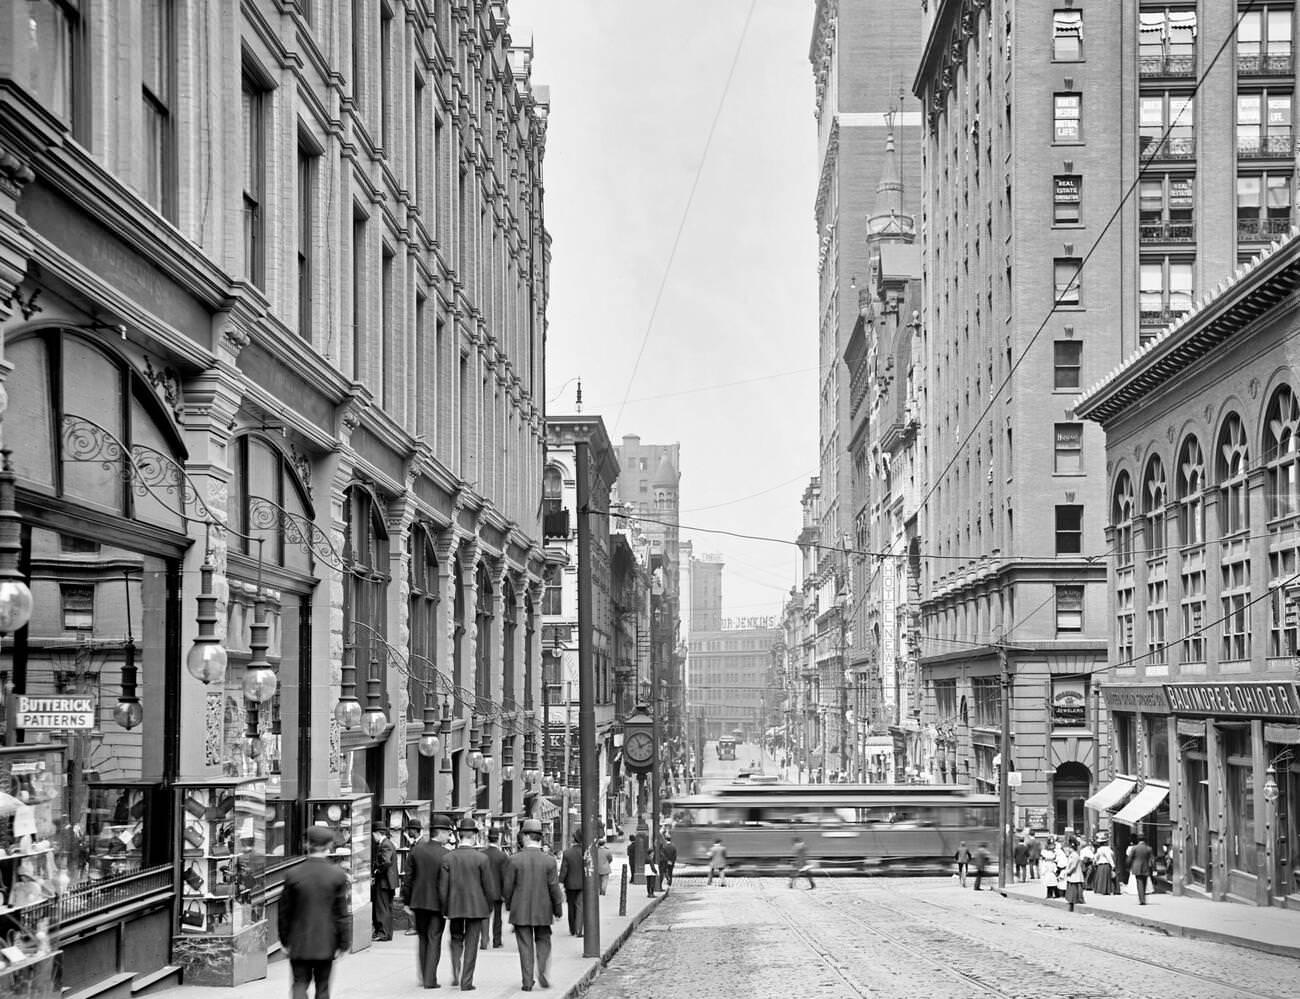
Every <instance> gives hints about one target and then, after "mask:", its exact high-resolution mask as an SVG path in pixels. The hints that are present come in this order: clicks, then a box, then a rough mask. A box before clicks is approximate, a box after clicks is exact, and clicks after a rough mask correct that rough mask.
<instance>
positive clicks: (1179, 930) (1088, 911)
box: [995, 889, 1300, 960]
mask: <svg viewBox="0 0 1300 999" xmlns="http://www.w3.org/2000/svg"><path fill="white" fill-rule="evenodd" d="M995 890H996V889H995ZM998 894H1000V895H1001V896H1002V897H1003V898H1005V899H1014V900H1015V901H1017V902H1028V903H1031V904H1034V905H1045V906H1047V907H1048V908H1050V909H1059V910H1061V911H1062V912H1064V911H1066V907H1065V903H1064V902H1061V901H1059V900H1058V899H1054V898H1033V897H1027V896H1024V895H1018V894H1014V893H1012V892H1006V891H1002V892H999V893H998ZM1224 904H1228V903H1224ZM1074 911H1075V912H1078V913H1082V914H1084V915H1088V916H1100V917H1101V918H1102V919H1113V920H1115V921H1116V922H1119V923H1129V924H1130V925H1133V926H1142V927H1145V928H1147V929H1151V930H1159V931H1160V932H1161V933H1165V934H1167V935H1168V936H1171V937H1184V938H1186V939H1188V940H1208V941H1210V942H1211V943H1221V944H1228V945H1230V946H1232V947H1242V948H1245V949H1248V950H1257V951H1262V952H1263V953H1265V954H1273V955H1274V956H1276V957H1289V958H1293V959H1296V960H1300V946H1297V947H1289V946H1287V945H1286V944H1274V943H1268V942H1266V941H1262V940H1255V939H1252V938H1251V937H1243V936H1237V935H1235V934H1232V933H1221V932H1219V931H1218V930H1205V929H1201V928H1200V927H1196V926H1183V925H1182V924H1181V923H1170V922H1166V921H1165V920H1162V919H1153V918H1151V917H1149V916H1145V915H1139V914H1138V913H1135V912H1134V913H1129V912H1116V911H1115V910H1114V909H1101V908H1098V907H1097V906H1092V905H1088V903H1086V902H1081V903H1078V904H1077V905H1075V907H1074Z"/></svg>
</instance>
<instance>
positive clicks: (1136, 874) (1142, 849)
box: [1125, 833, 1152, 905]
mask: <svg viewBox="0 0 1300 999" xmlns="http://www.w3.org/2000/svg"><path fill="white" fill-rule="evenodd" d="M1125 857H1126V858H1127V859H1128V872H1129V874H1131V875H1133V880H1134V881H1135V882H1136V883H1137V890H1138V905H1146V904H1147V878H1149V877H1150V876H1151V862H1152V853H1151V847H1149V846H1148V845H1147V841H1146V837H1145V836H1143V835H1142V834H1141V833H1138V837H1137V842H1136V843H1134V844H1132V845H1131V846H1130V847H1129V848H1128V851H1127V852H1126V853H1125Z"/></svg>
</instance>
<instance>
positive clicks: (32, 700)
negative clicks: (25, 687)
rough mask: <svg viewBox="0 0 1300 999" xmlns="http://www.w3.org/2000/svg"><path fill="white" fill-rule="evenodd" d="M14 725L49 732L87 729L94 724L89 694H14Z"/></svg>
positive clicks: (82, 730)
mask: <svg viewBox="0 0 1300 999" xmlns="http://www.w3.org/2000/svg"><path fill="white" fill-rule="evenodd" d="M16 727H17V728H25V729H28V730H33V729H36V730H40V729H44V730H46V731H50V732H57V731H60V730H65V729H68V730H73V731H79V732H87V731H89V730H90V729H92V728H94V727H95V699H94V698H93V697H29V696H28V695H26V694H19V695H18V718H17V723H16Z"/></svg>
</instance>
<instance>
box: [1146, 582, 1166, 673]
mask: <svg viewBox="0 0 1300 999" xmlns="http://www.w3.org/2000/svg"><path fill="white" fill-rule="evenodd" d="M1168 632H1169V582H1168V580H1167V579H1165V563H1164V562H1161V563H1159V564H1157V565H1156V566H1155V568H1154V569H1153V570H1152V571H1151V573H1149V574H1148V576H1147V647H1146V662H1147V665H1148V666H1163V665H1164V664H1165V662H1166V658H1165V644H1166V642H1167V640H1168Z"/></svg>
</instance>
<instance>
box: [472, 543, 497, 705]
mask: <svg viewBox="0 0 1300 999" xmlns="http://www.w3.org/2000/svg"><path fill="white" fill-rule="evenodd" d="M475 579H476V582H477V585H476V587H475V588H476V589H477V591H478V603H477V606H476V607H475V609H474V628H475V642H474V694H475V696H476V697H477V698H479V699H480V700H482V699H484V698H490V697H491V694H492V623H493V614H492V597H493V593H494V590H493V586H492V576H491V574H490V573H489V572H488V571H487V566H485V565H484V564H483V563H482V562H480V563H479V564H478V569H477V570H476V572H475Z"/></svg>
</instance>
